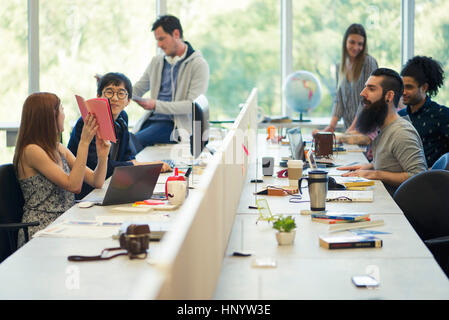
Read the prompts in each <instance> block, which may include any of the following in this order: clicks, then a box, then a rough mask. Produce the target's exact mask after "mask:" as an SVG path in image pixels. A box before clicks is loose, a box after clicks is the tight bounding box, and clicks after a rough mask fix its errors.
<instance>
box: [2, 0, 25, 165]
mask: <svg viewBox="0 0 449 320" xmlns="http://www.w3.org/2000/svg"><path fill="white" fill-rule="evenodd" d="M0 17H1V18H0V46H1V48H2V50H0V60H1V61H2V67H1V68H0V78H1V79H2V85H1V86H0V122H17V123H18V122H19V121H20V116H21V112H22V105H23V102H24V100H25V98H26V97H27V94H28V48H27V45H28V42H27V39H28V38H27V37H28V26H27V3H26V1H5V2H3V3H2V5H1V6H0ZM0 150H1V152H0V163H7V162H12V159H13V154H14V147H8V148H7V147H6V132H5V131H0Z"/></svg>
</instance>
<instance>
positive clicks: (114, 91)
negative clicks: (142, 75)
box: [67, 72, 171, 199]
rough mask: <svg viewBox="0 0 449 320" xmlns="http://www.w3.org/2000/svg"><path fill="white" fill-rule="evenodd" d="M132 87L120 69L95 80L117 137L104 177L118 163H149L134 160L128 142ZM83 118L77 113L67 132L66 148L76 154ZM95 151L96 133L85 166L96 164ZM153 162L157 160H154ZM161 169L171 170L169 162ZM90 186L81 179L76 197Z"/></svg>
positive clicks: (124, 164) (78, 197) (82, 196)
mask: <svg viewBox="0 0 449 320" xmlns="http://www.w3.org/2000/svg"><path fill="white" fill-rule="evenodd" d="M132 93H133V88H132V85H131V81H129V79H128V77H126V76H125V75H124V74H122V73H114V72H111V73H107V74H105V75H104V76H103V77H101V78H100V80H99V81H98V86H97V97H98V98H107V99H108V100H109V103H110V107H111V113H112V118H113V119H114V129H115V135H116V138H117V141H116V143H112V142H111V149H110V152H109V157H108V169H107V173H106V178H109V177H110V176H111V175H112V173H113V172H114V168H115V167H118V166H132V165H140V164H148V163H149V162H145V163H143V162H138V161H136V157H135V155H136V149H135V148H134V146H133V144H131V143H130V136H129V135H130V134H129V131H128V115H127V114H126V112H125V110H124V109H125V107H126V106H127V105H128V104H129V102H130V101H131V96H132ZM83 126H84V121H83V118H82V117H80V118H79V119H78V121H77V123H76V125H75V127H74V128H73V130H72V132H71V134H70V140H69V143H68V146H67V147H68V148H69V150H70V151H72V153H73V154H74V155H75V156H76V152H77V150H78V144H79V143H80V140H81V132H82V131H83ZM97 160H98V159H97V151H96V144H95V137H94V139H92V141H91V143H90V145H89V153H88V156H87V162H86V164H87V166H88V167H89V168H91V169H95V167H96V166H97ZM153 163H156V162H153ZM162 171H171V168H170V166H169V165H168V164H166V163H163V166H162ZM92 189H93V188H92V187H91V186H89V185H88V184H86V183H84V184H83V187H82V190H81V192H80V193H79V194H77V195H75V197H76V199H82V198H84V196H86V195H87V194H88V193H89V192H90V191H92Z"/></svg>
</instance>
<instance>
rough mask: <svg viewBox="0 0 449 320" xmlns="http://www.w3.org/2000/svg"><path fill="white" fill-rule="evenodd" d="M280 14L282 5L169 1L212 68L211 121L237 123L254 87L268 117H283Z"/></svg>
mask: <svg viewBox="0 0 449 320" xmlns="http://www.w3.org/2000/svg"><path fill="white" fill-rule="evenodd" d="M279 11H280V5H279V1H277V0H252V1H241V0H228V1H221V0H209V1H207V0H195V1H182V0H170V1H167V13H168V14H173V15H175V16H176V17H178V18H179V19H180V21H181V25H182V28H183V32H184V39H185V40H186V41H188V42H190V44H191V45H192V46H193V48H194V49H197V50H200V51H201V53H202V54H203V56H204V58H205V59H206V60H207V62H208V63H209V68H210V81H209V88H208V91H207V97H208V100H209V105H210V117H211V119H212V120H217V119H219V120H223V119H234V118H235V117H236V116H237V115H238V113H239V111H240V110H239V104H241V103H243V102H245V101H246V99H247V98H248V96H249V94H250V92H251V90H252V89H253V88H254V87H257V88H258V89H259V93H258V104H259V106H261V107H262V108H263V109H264V112H265V114H280V113H281V99H280V94H281V92H280V90H281V88H280V28H279Z"/></svg>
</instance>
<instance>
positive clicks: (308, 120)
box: [298, 112, 312, 122]
mask: <svg viewBox="0 0 449 320" xmlns="http://www.w3.org/2000/svg"><path fill="white" fill-rule="evenodd" d="M311 121H312V120H310V119H303V118H302V112H300V113H299V120H298V122H311Z"/></svg>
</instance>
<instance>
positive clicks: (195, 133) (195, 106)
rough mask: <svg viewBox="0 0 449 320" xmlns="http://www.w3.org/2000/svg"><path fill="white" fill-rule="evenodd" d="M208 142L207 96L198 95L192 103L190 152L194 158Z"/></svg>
mask: <svg viewBox="0 0 449 320" xmlns="http://www.w3.org/2000/svg"><path fill="white" fill-rule="evenodd" d="M208 142H209V106H208V101H207V98H206V97H205V96H204V95H200V96H199V97H198V98H196V99H195V100H194V101H193V103H192V135H191V136H190V153H191V154H192V156H193V157H194V158H195V159H196V158H198V156H199V155H200V154H201V152H202V151H203V149H204V147H205V146H206V145H207V143H208Z"/></svg>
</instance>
